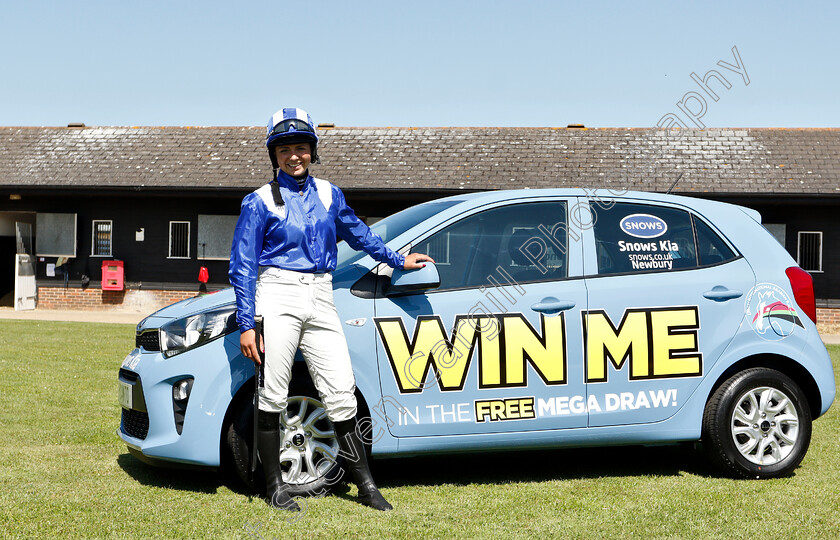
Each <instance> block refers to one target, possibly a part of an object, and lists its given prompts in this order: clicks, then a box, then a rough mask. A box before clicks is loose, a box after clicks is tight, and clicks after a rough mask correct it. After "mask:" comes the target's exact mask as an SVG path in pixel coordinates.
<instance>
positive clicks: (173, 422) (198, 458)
mask: <svg viewBox="0 0 840 540" xmlns="http://www.w3.org/2000/svg"><path fill="white" fill-rule="evenodd" d="M234 338H235V341H234ZM251 376H253V364H252V363H251V362H250V361H248V360H247V359H245V358H244V357H242V355H241V354H240V352H239V334H238V333H234V334H231V335H228V336H226V337H224V338H221V339H217V340H215V341H212V342H210V343H208V344H206V345H204V346H202V347H198V348H196V349H193V350H191V351H188V352H185V353H182V354H179V355H176V356H173V357H171V358H165V357H164V356H163V355H162V354H161V353H159V352H148V351H145V350H144V349H142V348H141V349H135V350H134V351H132V352H131V354H129V355H128V356H127V357H126V359H125V361H124V362H123V365H122V367H121V369H120V373H119V381H120V382H119V384H120V386H121V387H122V393H123V397H122V398H121V404H122V417H121V421H120V428H119V430H118V434H119V436H120V438H121V439H122V440H123V441H124V442H125V444H126V445H128V447H129V449H131V450H132V453H133V454H135V455H138V453H139V455H138V457H140V456H142V457H141V459H143V458H146V459H144V461H148V462H151V463H155V462H157V461H165V462H176V463H182V464H191V465H200V466H210V467H217V466H219V464H220V441H221V434H222V428H223V423H224V419H225V414H226V412H227V410H228V408H229V406H230V402H231V400H232V398H233V396H234V395H235V394H236V392H237V391H238V390H239V388H240V387H241V386H242V385H243V384H244V383H245V382H246V381H247V380H248V379H249V378H250V377H251ZM189 378H191V379H193V382H192V385H191V389H190V393H189V397H188V399H187V401H186V410H185V411H184V410H183V409H182V410H181V418H182V419H183V420H182V425H181V429H180V433H179V429H178V428H179V426H178V422H179V420H180V418H179V417H178V415H177V414H176V404H175V402H174V397H173V391H172V389H173V386H174V385H176V384H177V383H178V382H179V381H182V380H184V379H189ZM125 394H130V396H131V397H130V398H127V397H125Z"/></svg>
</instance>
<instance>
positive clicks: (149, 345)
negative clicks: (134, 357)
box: [134, 330, 160, 351]
mask: <svg viewBox="0 0 840 540" xmlns="http://www.w3.org/2000/svg"><path fill="white" fill-rule="evenodd" d="M134 346H135V347H137V348H138V349H145V350H147V351H159V350H160V339H159V338H158V331H157V330H146V331H144V332H142V333H139V334H137V337H136V338H135V340H134Z"/></svg>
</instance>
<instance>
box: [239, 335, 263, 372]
mask: <svg viewBox="0 0 840 540" xmlns="http://www.w3.org/2000/svg"><path fill="white" fill-rule="evenodd" d="M239 348H240V349H242V354H243V355H244V356H245V357H246V358H250V359H251V360H253V361H254V362H256V363H257V364H261V363H262V362H260V351H264V350H265V344H264V343H262V338H260V348H259V349H257V332H256V330H254V329H253V328H251V329H250V330H245V331H244V332H242V333H241V334H240V335H239Z"/></svg>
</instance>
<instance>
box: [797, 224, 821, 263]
mask: <svg viewBox="0 0 840 540" xmlns="http://www.w3.org/2000/svg"><path fill="white" fill-rule="evenodd" d="M796 262H797V264H799V266H800V267H801V268H802V269H803V270H807V271H808V272H822V232H821V231H800V232H799V242H798V246H797V254H796Z"/></svg>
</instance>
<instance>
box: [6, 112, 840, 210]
mask: <svg viewBox="0 0 840 540" xmlns="http://www.w3.org/2000/svg"><path fill="white" fill-rule="evenodd" d="M263 133H264V131H263V128H257V127H227V128H226V127H202V128H187V127H137V128H130V127H92V128H33V127H3V128H0V188H7V189H8V188H10V187H13V188H38V187H44V188H46V187H50V188H57V189H61V188H76V189H78V188H84V187H113V188H131V189H138V188H139V189H176V188H177V189H219V188H221V189H234V190H247V189H251V188H253V187H256V186H258V185H260V184H262V183H264V182H265V181H266V180H267V179H268V178H269V177H270V174H271V172H270V166H269V161H268V158H267V156H266V151H265V148H264V146H263ZM320 135H321V137H322V139H321V141H322V142H321V147H320V150H319V153H320V155H321V160H322V163H321V164H320V165H316V166H313V169H312V170H313V173H314V174H316V175H317V176H320V177H323V178H327V179H329V180H331V181H332V182H334V183H335V184H337V185H339V186H340V187H342V188H344V189H371V190H403V189H411V190H447V191H449V190H459V189H468V190H484V189H505V188H514V187H516V188H518V187H534V188H537V187H602V188H615V189H638V190H644V191H665V190H667V189H668V187H669V186H670V185H671V183H672V182H673V181H674V180H675V179H676V178H677V176H678V175H679V174H680V173H683V177H682V179H681V180H680V182H679V184H678V185H677V187H676V188H675V189H674V192H677V193H678V192H683V193H685V192H696V193H704V192H707V193H805V194H822V195H840V160H838V156H840V129H705V130H697V129H687V130H681V131H680V132H663V131H658V130H652V129H631V128H598V129H558V128H328V129H323V130H320Z"/></svg>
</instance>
